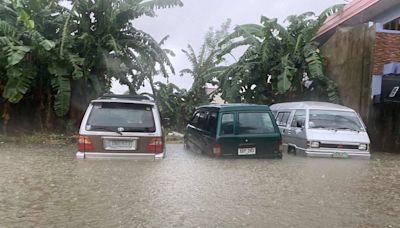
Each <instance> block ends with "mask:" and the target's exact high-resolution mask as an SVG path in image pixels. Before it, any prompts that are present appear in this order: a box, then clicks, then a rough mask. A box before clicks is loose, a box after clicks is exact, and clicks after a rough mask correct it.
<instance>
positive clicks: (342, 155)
mask: <svg viewBox="0 0 400 228" xmlns="http://www.w3.org/2000/svg"><path fill="white" fill-rule="evenodd" d="M333 157H334V158H348V157H349V154H348V153H345V152H335V153H334V154H333Z"/></svg>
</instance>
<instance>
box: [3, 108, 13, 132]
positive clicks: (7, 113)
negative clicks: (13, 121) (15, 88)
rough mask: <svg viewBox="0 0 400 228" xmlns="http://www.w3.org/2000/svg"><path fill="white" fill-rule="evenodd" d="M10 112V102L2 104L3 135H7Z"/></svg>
mask: <svg viewBox="0 0 400 228" xmlns="http://www.w3.org/2000/svg"><path fill="white" fill-rule="evenodd" d="M10 111H11V104H10V102H8V101H5V102H4V108H3V115H2V118H3V134H4V135H7V133H8V131H7V130H8V129H7V126H8V122H9V121H10Z"/></svg>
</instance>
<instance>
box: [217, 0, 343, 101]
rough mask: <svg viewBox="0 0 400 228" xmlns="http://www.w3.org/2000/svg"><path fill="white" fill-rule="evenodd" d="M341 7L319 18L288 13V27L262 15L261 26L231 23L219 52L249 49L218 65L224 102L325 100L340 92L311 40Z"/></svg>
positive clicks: (223, 54) (331, 9)
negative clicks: (234, 24) (229, 63)
mask: <svg viewBox="0 0 400 228" xmlns="http://www.w3.org/2000/svg"><path fill="white" fill-rule="evenodd" d="M340 8H342V5H337V6H334V7H332V8H329V9H327V10H326V11H324V12H323V13H322V14H321V15H320V16H319V17H316V16H315V15H314V14H313V13H304V14H302V15H299V16H290V17H288V18H287V20H286V21H287V23H288V26H286V27H285V26H282V25H280V24H279V23H278V22H277V20H276V19H269V18H267V17H261V25H257V24H246V25H240V26H237V27H236V28H235V31H234V32H233V33H232V34H230V35H229V36H227V37H226V38H225V39H224V40H223V41H222V42H221V45H225V44H226V43H228V42H231V44H230V45H228V47H226V48H224V50H223V51H222V53H221V54H220V57H223V56H225V55H226V54H229V53H231V52H232V50H234V49H236V48H237V47H240V46H246V47H247V49H246V51H245V52H244V54H243V55H242V56H241V57H240V58H239V60H238V61H237V62H235V63H234V64H232V65H230V66H228V67H220V69H219V71H220V73H219V76H218V80H219V82H220V87H219V89H220V92H222V94H223V98H224V99H225V100H226V101H228V102H250V103H267V104H271V103H274V102H280V101H287V100H304V99H312V100H329V101H332V102H337V101H338V99H339V97H338V93H337V89H336V85H335V83H334V82H333V81H332V80H331V79H329V78H328V77H326V76H325V74H324V72H323V60H322V58H321V56H320V53H319V49H318V44H317V43H315V42H314V41H313V37H314V36H315V34H316V32H317V31H318V29H319V28H320V26H321V25H322V23H323V22H324V21H325V19H326V17H327V16H328V15H329V14H331V13H333V12H336V11H337V10H339V9H340Z"/></svg>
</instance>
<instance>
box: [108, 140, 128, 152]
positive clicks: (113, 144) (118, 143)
mask: <svg viewBox="0 0 400 228" xmlns="http://www.w3.org/2000/svg"><path fill="white" fill-rule="evenodd" d="M104 147H105V149H106V150H135V149H136V141H135V140H115V139H106V140H105V141H104Z"/></svg>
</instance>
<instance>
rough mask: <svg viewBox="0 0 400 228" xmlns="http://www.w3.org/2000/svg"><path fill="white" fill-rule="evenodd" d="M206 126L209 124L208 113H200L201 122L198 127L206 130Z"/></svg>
mask: <svg viewBox="0 0 400 228" xmlns="http://www.w3.org/2000/svg"><path fill="white" fill-rule="evenodd" d="M206 124H207V113H205V112H199V121H198V123H197V126H196V127H198V128H200V129H202V130H204V129H205V128H206Z"/></svg>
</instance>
